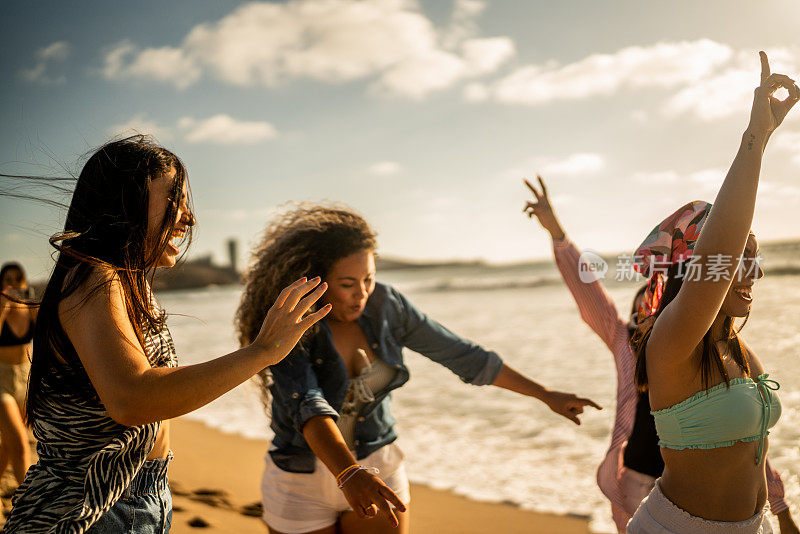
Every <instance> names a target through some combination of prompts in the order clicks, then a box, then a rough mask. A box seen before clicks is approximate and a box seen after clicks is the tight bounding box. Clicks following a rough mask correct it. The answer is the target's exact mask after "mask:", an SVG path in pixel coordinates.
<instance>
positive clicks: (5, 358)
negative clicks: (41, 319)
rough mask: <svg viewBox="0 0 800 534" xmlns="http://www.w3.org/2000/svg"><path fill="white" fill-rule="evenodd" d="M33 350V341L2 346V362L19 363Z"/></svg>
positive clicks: (7, 363) (0, 357)
mask: <svg viewBox="0 0 800 534" xmlns="http://www.w3.org/2000/svg"><path fill="white" fill-rule="evenodd" d="M30 350H31V343H26V344H25V345H11V346H8V347H0V362H2V363H5V364H6V365H19V364H21V363H22V362H24V361H25V359H26V358H27V357H28V355H29V352H30Z"/></svg>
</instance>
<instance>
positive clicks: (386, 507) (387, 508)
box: [375, 490, 400, 528]
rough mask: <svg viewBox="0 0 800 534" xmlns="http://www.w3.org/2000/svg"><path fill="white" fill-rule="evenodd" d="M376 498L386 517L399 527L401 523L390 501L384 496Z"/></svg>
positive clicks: (394, 525)
mask: <svg viewBox="0 0 800 534" xmlns="http://www.w3.org/2000/svg"><path fill="white" fill-rule="evenodd" d="M390 491H391V490H390ZM375 500H376V501H378V508H380V511H381V513H382V514H383V515H385V516H386V519H388V520H389V523H391V525H392V526H393V527H395V528H397V525H399V524H400V523H399V522H398V521H397V516H396V515H394V511H393V510H392V507H391V506H389V503H388V501H386V499H384V498H382V496H381V497H378V498H377V499H375Z"/></svg>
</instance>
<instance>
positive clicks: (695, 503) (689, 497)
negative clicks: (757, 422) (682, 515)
mask: <svg viewBox="0 0 800 534" xmlns="http://www.w3.org/2000/svg"><path fill="white" fill-rule="evenodd" d="M766 441H767V440H765V444H764V456H765V457H766V453H767V448H768V443H767V442H766ZM757 446H758V442H738V443H736V444H734V445H732V446H730V447H719V448H716V449H684V450H674V449H665V448H662V449H661V455H662V456H663V458H664V474H663V475H662V476H661V489H662V491H663V492H664V495H665V496H666V497H667V498H668V499H669V500H670V501H672V502H673V503H674V504H675V505H676V506H678V507H679V508H681V509H683V510H685V511H686V512H689V513H690V514H692V515H694V516H697V517H702V518H703V519H708V520H712V521H729V522H733V521H744V520H746V519H749V518H750V517H752V516H753V515H755V514H756V513H758V512H760V511H761V509H762V508H763V507H764V504H765V503H766V501H767V479H766V472H765V469H764V466H765V462H764V461H763V460H762V461H761V464H760V465H756V463H755V456H756V447H757Z"/></svg>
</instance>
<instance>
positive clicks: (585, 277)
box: [578, 250, 608, 284]
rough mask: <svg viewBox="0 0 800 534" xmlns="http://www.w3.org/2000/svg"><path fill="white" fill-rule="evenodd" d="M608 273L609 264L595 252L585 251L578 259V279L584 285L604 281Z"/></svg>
mask: <svg viewBox="0 0 800 534" xmlns="http://www.w3.org/2000/svg"><path fill="white" fill-rule="evenodd" d="M606 273H608V262H606V260H604V259H603V258H601V257H600V255H599V254H598V253H596V252H595V251H593V250H584V251H583V252H582V253H581V256H580V258H578V277H579V278H580V279H581V282H583V283H584V284H591V283H592V282H596V281H597V280H602V279H604V278H605V277H606Z"/></svg>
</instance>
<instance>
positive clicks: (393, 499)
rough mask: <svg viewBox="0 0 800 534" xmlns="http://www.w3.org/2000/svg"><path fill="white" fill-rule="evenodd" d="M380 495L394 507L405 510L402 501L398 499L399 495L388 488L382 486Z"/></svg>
mask: <svg viewBox="0 0 800 534" xmlns="http://www.w3.org/2000/svg"><path fill="white" fill-rule="evenodd" d="M380 494H381V497H383V498H384V499H386V500H387V501H389V502H390V503H392V504H393V505H394V507H395V508H397V509H398V510H400V511H401V512H405V511H406V505H405V504H403V501H401V500H400V497H398V496H397V494H395V492H393V491H392V490H391V489H390V488H388V487H386V486H384V487H382V488H381V489H380Z"/></svg>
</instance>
